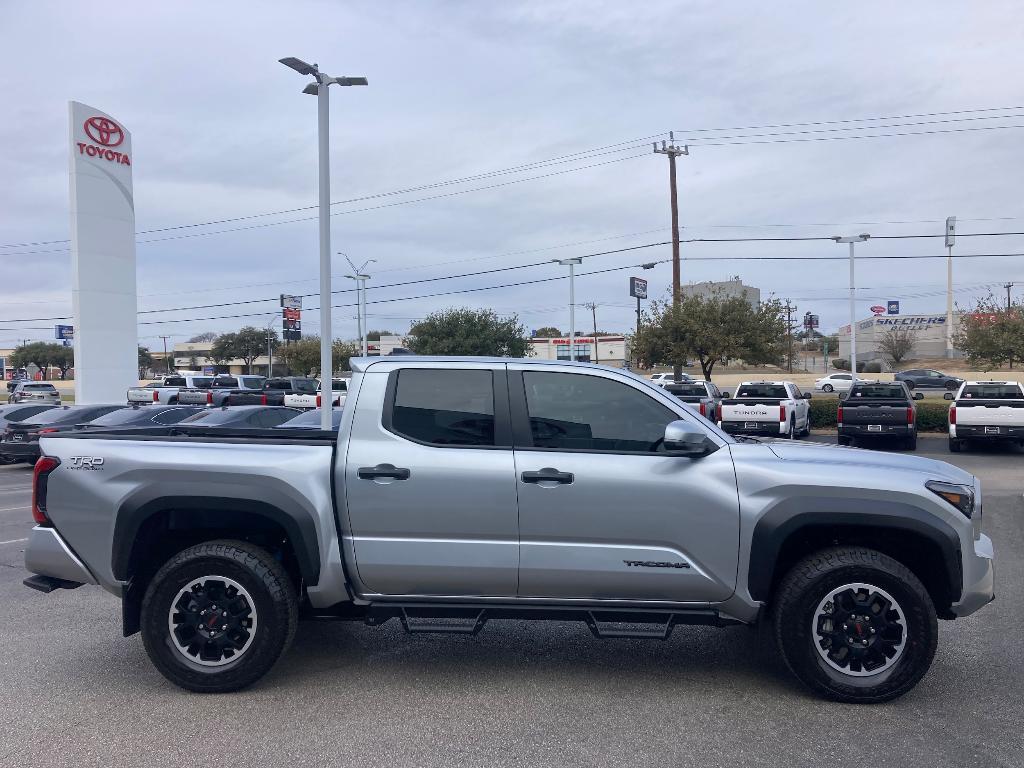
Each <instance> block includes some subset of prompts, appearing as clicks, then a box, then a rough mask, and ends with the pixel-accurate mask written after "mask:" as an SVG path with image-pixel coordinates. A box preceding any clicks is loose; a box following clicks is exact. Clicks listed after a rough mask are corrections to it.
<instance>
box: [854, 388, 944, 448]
mask: <svg viewBox="0 0 1024 768" xmlns="http://www.w3.org/2000/svg"><path fill="white" fill-rule="evenodd" d="M923 399H924V394H922V393H921V392H915V393H914V394H913V395H911V394H910V389H908V388H907V385H906V384H905V383H904V382H902V381H892V382H890V381H855V382H854V383H853V386H852V387H850V391H849V392H847V393H846V394H845V395H842V396H841V399H840V400H839V407H838V409H837V410H836V434H837V436H838V442H839V444H840V445H853V441H854V440H856V439H858V438H864V437H867V438H885V439H888V440H896V441H898V442H899V443H900V444H901V445H902V446H903V447H904V448H907V449H908V450H911V451H913V450H915V449H916V448H917V407H916V406H915V404H914V401H915V400H923Z"/></svg>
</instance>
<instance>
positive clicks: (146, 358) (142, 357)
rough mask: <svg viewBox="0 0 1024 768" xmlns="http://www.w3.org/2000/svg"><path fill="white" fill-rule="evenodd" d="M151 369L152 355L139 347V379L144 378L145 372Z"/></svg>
mask: <svg viewBox="0 0 1024 768" xmlns="http://www.w3.org/2000/svg"><path fill="white" fill-rule="evenodd" d="M152 367H153V354H152V353H151V352H150V351H149V350H148V349H146V347H144V346H142V345H141V344H140V345H139V378H140V379H141V378H144V377H145V375H146V371H148V370H149V369H150V368H152Z"/></svg>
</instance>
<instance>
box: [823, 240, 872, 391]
mask: <svg viewBox="0 0 1024 768" xmlns="http://www.w3.org/2000/svg"><path fill="white" fill-rule="evenodd" d="M870 237H871V235H867V234H861V235H852V236H850V237H840V236H839V235H833V236H832V239H833V240H835V241H836V242H837V243H849V244H850V373H851V374H853V380H854V381H856V380H857V318H856V306H855V303H854V282H855V279H854V269H853V264H854V255H853V246H854V245H855V244H856V243H861V242H864V241H865V240H867V239H868V238H870Z"/></svg>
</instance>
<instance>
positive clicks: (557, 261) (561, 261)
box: [551, 256, 583, 267]
mask: <svg viewBox="0 0 1024 768" xmlns="http://www.w3.org/2000/svg"><path fill="white" fill-rule="evenodd" d="M551 261H552V262H554V263H555V264H561V265H562V266H563V267H567V266H569V265H570V264H582V263H583V257H582V256H574V257H573V258H571V259H552V260H551Z"/></svg>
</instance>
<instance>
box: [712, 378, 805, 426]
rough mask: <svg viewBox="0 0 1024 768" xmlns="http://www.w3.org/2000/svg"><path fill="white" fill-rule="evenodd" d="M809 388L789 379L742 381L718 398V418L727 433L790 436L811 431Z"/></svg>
mask: <svg viewBox="0 0 1024 768" xmlns="http://www.w3.org/2000/svg"><path fill="white" fill-rule="evenodd" d="M810 399H811V393H810V392H801V391H800V388H799V387H798V386H797V385H796V384H794V383H793V382H791V381H744V382H743V383H742V384H740V385H739V386H738V387H737V388H736V394H735V397H731V398H730V397H726V398H725V399H724V400H722V405H721V408H720V409H719V410H720V413H719V421H720V422H721V425H722V429H724V430H725V431H726V432H729V433H730V434H746V435H773V436H776V437H778V436H782V437H788V438H789V439H791V440H792V439H793V438H795V437H797V436H803V435H809V434H810V433H811V405H810V403H808V402H807V401H808V400H810Z"/></svg>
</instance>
